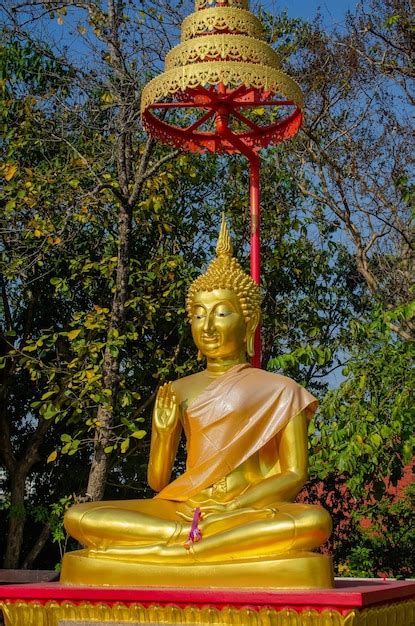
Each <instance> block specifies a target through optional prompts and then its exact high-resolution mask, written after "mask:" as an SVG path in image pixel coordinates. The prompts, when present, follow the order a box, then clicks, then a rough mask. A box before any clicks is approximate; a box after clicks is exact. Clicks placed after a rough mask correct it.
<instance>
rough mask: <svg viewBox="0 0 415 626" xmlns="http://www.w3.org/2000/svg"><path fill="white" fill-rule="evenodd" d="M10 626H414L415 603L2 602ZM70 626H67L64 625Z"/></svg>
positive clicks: (7, 624)
mask: <svg viewBox="0 0 415 626" xmlns="http://www.w3.org/2000/svg"><path fill="white" fill-rule="evenodd" d="M0 609H2V610H3V613H4V617H5V625H6V626H63V624H62V622H63V623H65V622H67V623H68V626H69V624H71V622H72V624H73V626H81V625H82V626H84V625H85V626H90V622H93V623H98V624H108V626H113V624H114V622H115V624H123V623H127V624H135V625H137V626H138V625H140V626H143V625H147V626H151V625H152V626H158V625H161V624H163V625H164V626H170V625H171V626H173V625H180V626H182V625H184V624H187V625H188V626H412V624H413V622H414V619H415V602H414V601H406V602H398V603H396V604H389V605H385V606H381V607H375V608H372V609H364V610H362V611H359V610H357V609H355V610H352V611H350V612H348V613H347V614H346V615H343V614H341V613H340V612H338V611H336V610H334V609H326V610H323V611H321V612H319V611H316V610H314V609H304V610H303V611H301V612H299V613H298V612H297V611H295V610H294V609H290V608H286V609H281V610H276V609H272V608H268V609H262V610H260V611H254V610H252V609H237V608H234V607H232V606H227V607H224V608H223V609H222V610H219V609H217V608H214V607H203V608H199V607H193V606H188V607H185V608H179V607H176V606H158V605H152V606H148V607H143V606H142V605H140V604H130V605H128V606H127V605H124V604H121V603H120V604H115V605H113V606H108V605H106V604H90V603H81V604H79V605H75V604H72V603H71V602H62V603H57V602H48V603H47V604H45V605H42V604H39V603H36V602H35V603H27V602H16V603H11V602H0ZM65 626H66V625H65Z"/></svg>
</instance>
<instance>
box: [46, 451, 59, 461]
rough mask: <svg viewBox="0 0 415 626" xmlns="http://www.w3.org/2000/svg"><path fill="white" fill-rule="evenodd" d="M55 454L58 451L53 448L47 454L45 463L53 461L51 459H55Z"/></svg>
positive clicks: (56, 454)
mask: <svg viewBox="0 0 415 626" xmlns="http://www.w3.org/2000/svg"><path fill="white" fill-rule="evenodd" d="M57 456H58V453H57V452H56V450H54V451H53V452H51V453H50V454H49V456H48V458H47V459H46V463H53V461H56V458H57Z"/></svg>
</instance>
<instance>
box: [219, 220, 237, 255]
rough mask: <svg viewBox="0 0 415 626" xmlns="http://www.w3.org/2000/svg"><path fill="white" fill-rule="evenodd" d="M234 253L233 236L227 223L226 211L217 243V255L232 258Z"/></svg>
mask: <svg viewBox="0 0 415 626" xmlns="http://www.w3.org/2000/svg"><path fill="white" fill-rule="evenodd" d="M232 255H233V246H232V241H231V236H230V234H229V230H228V225H227V223H226V218H225V213H222V223H221V225H220V231H219V237H218V243H217V244H216V256H217V258H220V257H228V258H231V257H232Z"/></svg>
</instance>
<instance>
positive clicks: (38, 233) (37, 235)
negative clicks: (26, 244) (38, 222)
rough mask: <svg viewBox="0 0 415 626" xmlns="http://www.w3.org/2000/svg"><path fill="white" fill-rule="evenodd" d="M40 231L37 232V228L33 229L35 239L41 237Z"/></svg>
mask: <svg viewBox="0 0 415 626" xmlns="http://www.w3.org/2000/svg"><path fill="white" fill-rule="evenodd" d="M42 234H43V233H42V231H41V230H39V228H35V237H41V236H42Z"/></svg>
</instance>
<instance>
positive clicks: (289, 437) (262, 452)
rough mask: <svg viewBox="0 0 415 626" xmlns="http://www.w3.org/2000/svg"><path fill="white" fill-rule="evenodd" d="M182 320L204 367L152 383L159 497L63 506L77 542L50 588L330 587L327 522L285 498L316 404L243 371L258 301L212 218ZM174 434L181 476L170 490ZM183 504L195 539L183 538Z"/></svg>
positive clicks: (299, 470) (299, 482)
mask: <svg viewBox="0 0 415 626" xmlns="http://www.w3.org/2000/svg"><path fill="white" fill-rule="evenodd" d="M187 312H188V315H189V318H190V322H191V327H192V335H193V339H194V342H195V344H196V346H197V348H198V350H199V354H201V355H203V356H204V357H205V358H206V361H207V366H206V369H204V370H203V371H201V372H198V373H197V374H192V375H190V376H186V377H184V378H181V379H179V380H176V381H174V382H171V383H166V384H165V385H163V386H162V387H160V389H159V392H158V395H157V399H156V403H155V407H154V413H153V425H152V436H151V450H150V461H149V466H148V482H149V484H150V486H151V487H152V488H153V489H154V490H155V491H157V492H158V494H157V495H156V496H155V498H153V499H151V500H127V501H113V502H111V501H110V502H90V503H86V504H78V505H75V506H73V507H71V508H70V509H69V510H68V512H67V513H66V516H65V526H66V529H67V531H68V533H69V534H70V535H72V536H73V537H75V538H76V539H77V540H78V541H79V542H80V543H81V544H83V545H84V546H86V548H85V549H84V550H81V551H78V552H72V553H68V554H66V555H65V557H64V560H63V564H62V574H61V580H62V582H65V583H73V584H98V585H135V586H149V585H157V586H174V587H178V586H179V587H180V586H181V587H185V586H192V587H195V586H196V587H197V586H199V587H201V586H210V587H212V586H216V587H242V586H244V587H270V586H271V587H290V588H311V587H330V586H332V582H333V579H332V567H331V560H330V558H329V557H326V556H322V555H320V554H316V553H314V552H312V550H313V549H314V548H317V547H318V546H320V545H321V544H323V543H324V542H325V541H326V540H327V538H328V537H329V535H330V532H331V519H330V516H329V515H328V513H327V512H326V511H325V510H324V509H322V508H320V507H317V506H312V505H308V504H297V503H292V500H293V499H294V498H295V497H296V495H297V494H298V492H299V491H300V490H301V488H302V487H303V485H304V483H305V482H306V480H307V463H308V454H307V419H308V418H310V417H311V416H312V415H313V413H314V411H315V409H316V405H317V402H316V400H315V398H313V396H312V395H311V394H309V393H308V392H307V391H306V390H305V389H304V388H303V387H301V386H300V385H298V384H297V383H295V382H294V381H293V380H291V379H290V378H287V377H285V376H280V375H278V374H273V373H270V372H266V371H264V370H260V369H255V368H252V367H251V366H250V365H249V364H248V363H247V356H248V357H249V356H252V354H253V339H254V334H255V330H256V327H257V325H258V323H259V319H260V294H259V288H258V286H257V285H256V284H255V283H254V282H253V280H252V279H251V278H250V277H249V276H248V275H246V274H245V273H244V272H243V270H242V268H241V266H240V265H239V263H238V261H237V260H236V259H235V258H233V256H232V245H231V241H230V237H229V234H228V231H227V228H226V223H225V221H224V220H223V221H222V226H221V232H220V235H219V241H218V245H217V257H216V259H214V260H213V261H212V263H211V264H210V266H209V268H208V270H207V272H206V274H204V275H202V276H200V277H199V278H197V279H196V280H195V282H194V283H193V284H192V285H191V287H190V289H189V292H188V297H187ZM182 429H183V430H184V433H185V435H186V439H187V465H186V471H185V472H184V473H183V474H182V475H181V476H179V477H178V478H177V479H176V480H174V481H173V482H171V483H169V481H170V477H171V472H172V467H173V463H174V460H175V456H176V452H177V447H178V443H179V439H180V435H181V432H182ZM195 510H196V511H197V512H199V510H200V512H201V521H200V523H199V526H198V530H200V533H201V539H200V540H199V541H197V542H196V541H195V542H194V543H192V542H191V541H190V542H189V541H187V540H188V538H189V536H190V535H189V531H190V528H191V522H192V519H194V512H195ZM193 526H194V525H193Z"/></svg>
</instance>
